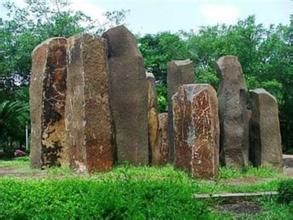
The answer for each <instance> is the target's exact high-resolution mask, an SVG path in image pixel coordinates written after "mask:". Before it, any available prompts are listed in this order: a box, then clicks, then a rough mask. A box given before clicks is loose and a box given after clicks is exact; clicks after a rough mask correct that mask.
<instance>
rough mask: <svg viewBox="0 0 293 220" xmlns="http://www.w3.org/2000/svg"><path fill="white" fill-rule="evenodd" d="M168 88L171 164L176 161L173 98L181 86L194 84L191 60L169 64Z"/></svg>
mask: <svg viewBox="0 0 293 220" xmlns="http://www.w3.org/2000/svg"><path fill="white" fill-rule="evenodd" d="M167 72H168V74H167V87H168V118H169V120H168V134H169V135H168V136H169V137H168V147H169V156H168V157H169V158H168V160H169V162H170V163H172V162H173V161H174V136H173V112H172V109H173V107H172V96H173V95H174V94H175V93H176V92H177V90H178V88H179V86H181V85H183V84H190V83H193V82H194V66H193V63H192V61H190V60H175V61H171V62H169V63H168V70H167Z"/></svg>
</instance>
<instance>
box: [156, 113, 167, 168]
mask: <svg viewBox="0 0 293 220" xmlns="http://www.w3.org/2000/svg"><path fill="white" fill-rule="evenodd" d="M158 118H159V130H158V148H159V157H158V162H157V164H158V165H165V164H167V163H168V151H169V148H168V113H160V114H159V115H158Z"/></svg>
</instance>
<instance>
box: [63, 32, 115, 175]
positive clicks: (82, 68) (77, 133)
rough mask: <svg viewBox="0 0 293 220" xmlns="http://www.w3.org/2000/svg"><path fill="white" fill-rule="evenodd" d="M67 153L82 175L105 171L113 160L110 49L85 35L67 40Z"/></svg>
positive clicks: (100, 39) (101, 42)
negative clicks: (108, 55) (85, 172)
mask: <svg viewBox="0 0 293 220" xmlns="http://www.w3.org/2000/svg"><path fill="white" fill-rule="evenodd" d="M67 88H68V89H67V97H66V152H67V155H68V157H69V163H70V165H71V166H72V167H74V168H75V169H77V170H78V171H79V172H84V171H88V172H94V171H106V170H109V169H111V168H112V165H113V160H114V147H113V133H112V117H111V112H110V101H109V70H108V58H107V45H106V42H105V40H104V39H102V38H97V37H93V36H91V35H88V34H85V35H82V36H78V37H71V38H69V39H68V76H67Z"/></svg>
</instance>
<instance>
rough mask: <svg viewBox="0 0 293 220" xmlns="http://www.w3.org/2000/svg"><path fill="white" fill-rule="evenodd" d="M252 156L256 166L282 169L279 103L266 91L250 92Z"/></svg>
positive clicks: (256, 90)
mask: <svg viewBox="0 0 293 220" xmlns="http://www.w3.org/2000/svg"><path fill="white" fill-rule="evenodd" d="M250 97H251V110H252V115H251V122H250V141H251V143H250V151H251V152H250V156H251V160H252V162H253V164H254V165H255V166H273V167H276V168H281V167H282V145H281V133H280V125H279V116H278V114H279V110H278V103H277V100H276V99H275V97H274V96H272V95H271V94H270V93H269V92H267V91H266V90H264V89H255V90H252V91H250Z"/></svg>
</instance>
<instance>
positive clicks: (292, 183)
mask: <svg viewBox="0 0 293 220" xmlns="http://www.w3.org/2000/svg"><path fill="white" fill-rule="evenodd" d="M278 191H279V201H280V202H282V203H286V204H289V203H290V202H293V179H288V180H284V181H282V182H280V185H279V189H278Z"/></svg>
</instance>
